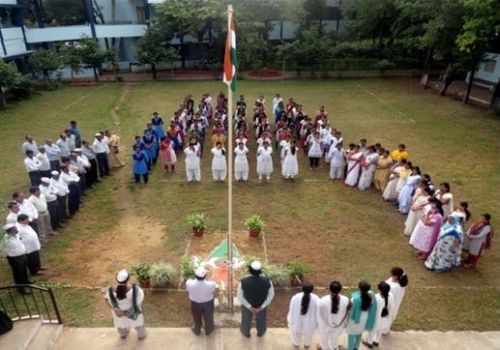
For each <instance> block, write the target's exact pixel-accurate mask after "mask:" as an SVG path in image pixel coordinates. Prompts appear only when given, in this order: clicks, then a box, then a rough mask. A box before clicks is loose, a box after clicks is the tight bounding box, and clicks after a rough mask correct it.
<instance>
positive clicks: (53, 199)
mask: <svg viewBox="0 0 500 350" xmlns="http://www.w3.org/2000/svg"><path fill="white" fill-rule="evenodd" d="M50 183H51V181H50V179H49V178H48V177H42V179H41V184H40V186H39V187H38V188H39V189H40V192H41V193H42V194H43V195H44V197H45V199H46V201H47V209H48V211H49V215H50V225H51V227H52V231H53V232H54V233H55V231H56V230H57V229H58V228H62V227H63V225H62V224H61V219H60V217H59V204H58V202H57V189H56V188H54V187H53V186H52V185H51V184H50Z"/></svg>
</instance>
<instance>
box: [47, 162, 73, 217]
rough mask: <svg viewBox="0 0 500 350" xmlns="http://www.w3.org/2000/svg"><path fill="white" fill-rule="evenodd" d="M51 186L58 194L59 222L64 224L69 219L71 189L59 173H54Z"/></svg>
mask: <svg viewBox="0 0 500 350" xmlns="http://www.w3.org/2000/svg"><path fill="white" fill-rule="evenodd" d="M51 174H52V177H51V179H50V184H49V186H50V187H52V188H54V190H55V191H56V193H57V205H58V207H59V221H60V222H61V223H64V222H65V221H66V219H67V218H68V205H67V199H68V193H69V188H68V185H67V184H66V182H65V181H64V180H63V179H61V175H60V174H59V172H57V171H53V172H52V173H51Z"/></svg>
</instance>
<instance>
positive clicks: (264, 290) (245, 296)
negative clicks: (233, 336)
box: [236, 260, 274, 338]
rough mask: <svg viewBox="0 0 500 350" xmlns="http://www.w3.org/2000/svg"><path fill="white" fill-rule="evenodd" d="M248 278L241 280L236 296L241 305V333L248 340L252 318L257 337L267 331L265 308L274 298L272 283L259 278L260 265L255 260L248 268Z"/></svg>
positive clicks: (261, 277) (266, 279)
mask: <svg viewBox="0 0 500 350" xmlns="http://www.w3.org/2000/svg"><path fill="white" fill-rule="evenodd" d="M248 270H249V272H250V276H247V277H245V278H242V279H241V280H240V283H239V284H238V291H237V293H236V296H237V298H238V300H239V302H240V304H241V328H240V330H241V333H242V334H243V335H244V336H245V337H247V338H250V328H251V325H252V318H253V317H254V316H255V323H256V328H257V336H258V337H262V336H263V335H264V333H265V332H266V330H267V307H268V306H269V304H270V303H271V301H272V300H273V298H274V288H273V283H272V282H271V281H270V280H269V279H268V278H266V277H263V276H261V274H262V264H261V263H260V262H259V261H257V260H255V261H253V262H252V263H251V264H250V266H249V267H248Z"/></svg>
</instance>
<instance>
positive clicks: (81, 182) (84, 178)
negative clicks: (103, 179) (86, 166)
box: [78, 173, 87, 196]
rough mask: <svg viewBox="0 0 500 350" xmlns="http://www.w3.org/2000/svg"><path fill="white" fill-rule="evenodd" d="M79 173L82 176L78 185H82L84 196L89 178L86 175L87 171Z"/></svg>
mask: <svg viewBox="0 0 500 350" xmlns="http://www.w3.org/2000/svg"><path fill="white" fill-rule="evenodd" d="M78 175H79V176H80V182H79V183H78V186H80V196H83V195H84V192H85V189H86V188H87V178H86V177H85V175H87V173H85V174H78Z"/></svg>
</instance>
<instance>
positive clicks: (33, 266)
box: [26, 250, 42, 275]
mask: <svg viewBox="0 0 500 350" xmlns="http://www.w3.org/2000/svg"><path fill="white" fill-rule="evenodd" d="M26 260H27V264H28V270H29V271H30V274H32V275H36V274H37V273H38V271H40V267H42V263H41V261H40V251H39V250H36V251H34V252H31V253H29V254H26Z"/></svg>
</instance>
